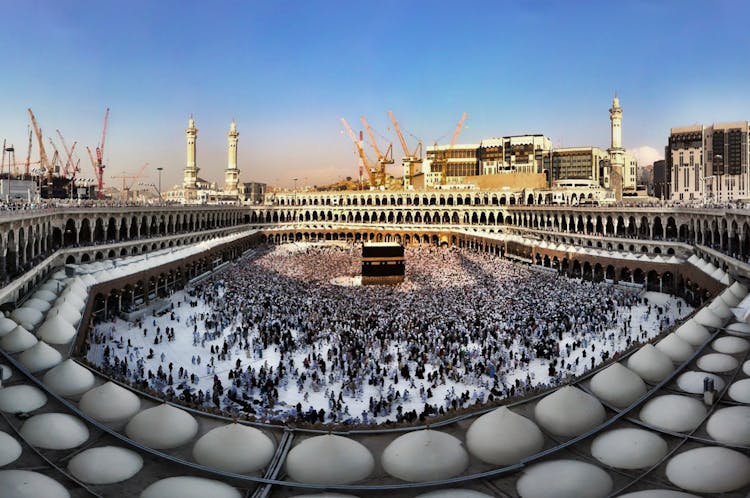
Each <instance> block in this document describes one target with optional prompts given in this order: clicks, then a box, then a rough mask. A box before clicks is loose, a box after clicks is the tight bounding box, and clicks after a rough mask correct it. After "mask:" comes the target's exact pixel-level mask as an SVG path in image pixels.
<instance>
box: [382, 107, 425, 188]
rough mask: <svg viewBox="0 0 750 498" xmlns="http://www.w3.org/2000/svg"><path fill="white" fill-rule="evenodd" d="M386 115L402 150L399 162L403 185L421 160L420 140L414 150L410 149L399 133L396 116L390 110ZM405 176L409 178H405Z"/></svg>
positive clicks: (412, 174) (402, 135) (399, 128)
mask: <svg viewBox="0 0 750 498" xmlns="http://www.w3.org/2000/svg"><path fill="white" fill-rule="evenodd" d="M388 117H390V118H391V122H392V123H393V128H394V129H395V130H396V135H398V139H399V141H400V142H401V148H402V149H403V150H404V157H403V159H402V160H401V162H402V163H403V164H404V186H406V185H407V182H408V181H409V178H411V177H412V176H414V174H415V173H416V171H415V166H416V165H417V164H420V163H421V162H422V142H421V141H420V142H419V143H417V146H416V147H415V148H414V152H412V151H410V150H409V146H408V145H407V144H406V139H405V138H404V134H403V133H401V127H400V126H399V125H398V121H396V116H394V115H393V113H392V112H391V111H388ZM407 176H408V177H409V178H407Z"/></svg>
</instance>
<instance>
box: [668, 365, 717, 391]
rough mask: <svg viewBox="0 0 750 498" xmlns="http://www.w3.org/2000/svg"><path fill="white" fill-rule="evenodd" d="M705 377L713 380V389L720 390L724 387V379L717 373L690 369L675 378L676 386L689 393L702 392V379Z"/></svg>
mask: <svg viewBox="0 0 750 498" xmlns="http://www.w3.org/2000/svg"><path fill="white" fill-rule="evenodd" d="M706 377H708V378H710V379H712V380H713V381H714V389H716V391H718V392H721V390H722V389H724V379H722V378H721V377H719V376H718V375H714V374H712V373H707V372H696V371H695V370H690V371H688V372H685V373H683V374H682V375H680V376H679V377H678V378H677V386H678V387H679V388H680V389H681V390H682V391H685V392H686V393H690V394H703V379H705V378H706Z"/></svg>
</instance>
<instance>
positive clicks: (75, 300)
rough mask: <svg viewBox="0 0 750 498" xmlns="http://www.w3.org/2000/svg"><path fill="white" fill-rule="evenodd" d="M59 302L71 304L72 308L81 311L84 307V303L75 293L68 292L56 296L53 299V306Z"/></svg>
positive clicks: (59, 303)
mask: <svg viewBox="0 0 750 498" xmlns="http://www.w3.org/2000/svg"><path fill="white" fill-rule="evenodd" d="M61 304H65V305H67V306H71V307H72V308H74V309H76V310H78V311H82V310H83V308H84V307H86V303H85V302H84V301H83V299H81V298H80V297H78V295H77V294H73V293H68V294H67V295H63V296H60V297H58V298H57V299H56V300H55V306H59V305H61Z"/></svg>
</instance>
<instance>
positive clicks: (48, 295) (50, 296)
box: [31, 289, 57, 303]
mask: <svg viewBox="0 0 750 498" xmlns="http://www.w3.org/2000/svg"><path fill="white" fill-rule="evenodd" d="M31 297H32V299H41V300H42V301H46V302H47V303H51V302H52V301H54V300H55V299H57V294H55V293H54V292H52V291H51V290H46V289H40V290H38V291H36V292H35V293H34V295H33V296H31Z"/></svg>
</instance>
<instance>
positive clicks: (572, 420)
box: [534, 386, 605, 437]
mask: <svg viewBox="0 0 750 498" xmlns="http://www.w3.org/2000/svg"><path fill="white" fill-rule="evenodd" d="M534 418H536V421H537V422H538V423H539V425H541V426H542V427H543V428H545V429H547V430H548V431H549V432H551V433H552V434H555V435H557V436H567V437H573V436H578V435H579V434H583V433H584V432H586V431H588V430H589V429H592V428H593V427H595V426H597V425H599V424H601V423H602V422H604V418H605V412H604V407H603V406H602V404H601V403H600V402H599V400H598V399H596V398H595V397H593V396H591V395H590V394H588V393H585V392H583V391H581V390H580V389H578V388H577V387H573V386H565V387H562V388H560V389H558V390H557V391H555V392H554V393H552V394H549V395H547V396H545V397H544V399H542V400H541V401H539V402H538V403H537V404H536V406H535V407H534Z"/></svg>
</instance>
